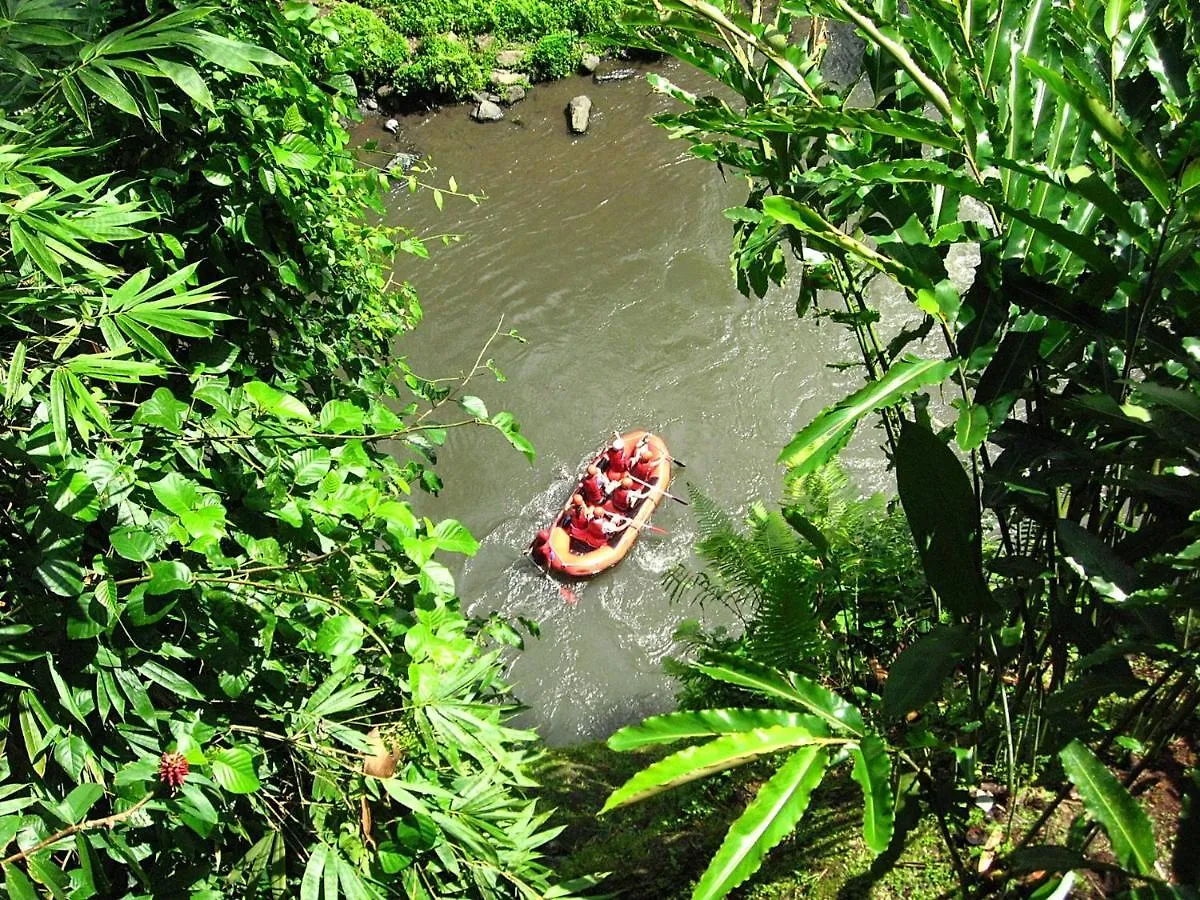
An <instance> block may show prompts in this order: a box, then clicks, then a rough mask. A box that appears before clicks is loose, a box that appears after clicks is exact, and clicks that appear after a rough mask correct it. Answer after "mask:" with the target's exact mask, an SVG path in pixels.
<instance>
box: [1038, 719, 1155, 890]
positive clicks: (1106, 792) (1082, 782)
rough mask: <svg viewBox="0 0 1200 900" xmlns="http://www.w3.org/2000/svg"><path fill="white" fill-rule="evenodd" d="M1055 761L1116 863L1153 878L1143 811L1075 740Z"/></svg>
mask: <svg viewBox="0 0 1200 900" xmlns="http://www.w3.org/2000/svg"><path fill="white" fill-rule="evenodd" d="M1058 757H1059V759H1061V760H1062V764H1063V769H1065V770H1066V773H1067V777H1068V778H1070V779H1071V783H1072V784H1074V785H1075V788H1076V790H1078V791H1079V796H1080V797H1082V798H1083V805H1084V808H1085V809H1086V810H1087V811H1088V815H1090V816H1091V817H1092V818H1094V819H1095V820H1096V821H1097V822H1099V823H1100V824H1101V825H1102V826H1104V831H1105V833H1106V834H1107V835H1108V840H1109V842H1110V843H1111V844H1112V848H1113V853H1115V854H1116V856H1117V860H1118V861H1119V862H1120V863H1121V865H1123V866H1125V868H1127V869H1130V870H1132V871H1134V872H1137V873H1138V874H1139V875H1150V876H1153V875H1154V874H1155V871H1154V859H1155V856H1156V852H1155V846H1154V829H1153V828H1152V827H1151V826H1150V817H1149V816H1147V815H1146V811H1145V810H1144V809H1142V808H1141V806H1139V805H1138V803H1137V801H1136V800H1134V799H1133V797H1132V796H1131V795H1130V793H1129V791H1127V790H1126V789H1125V788H1124V787H1122V786H1121V783H1120V782H1119V781H1117V779H1116V777H1115V776H1114V775H1113V774H1112V772H1110V771H1109V770H1108V769H1107V768H1106V767H1105V766H1104V764H1103V763H1101V762H1100V760H1098V759H1096V757H1095V756H1094V755H1093V754H1092V752H1091V751H1090V750H1088V748H1087V747H1085V746H1084V745H1083V744H1081V743H1080V742H1079V741H1078V740H1073V741H1071V743H1069V744H1067V746H1066V747H1064V748H1063V749H1062V750H1061V751H1059V754H1058Z"/></svg>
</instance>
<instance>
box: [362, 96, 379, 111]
mask: <svg viewBox="0 0 1200 900" xmlns="http://www.w3.org/2000/svg"><path fill="white" fill-rule="evenodd" d="M362 107H363V109H365V110H367V111H368V112H375V111H376V110H378V109H379V101H378V100H376V99H375V98H374V97H366V98H364V99H363V102H362Z"/></svg>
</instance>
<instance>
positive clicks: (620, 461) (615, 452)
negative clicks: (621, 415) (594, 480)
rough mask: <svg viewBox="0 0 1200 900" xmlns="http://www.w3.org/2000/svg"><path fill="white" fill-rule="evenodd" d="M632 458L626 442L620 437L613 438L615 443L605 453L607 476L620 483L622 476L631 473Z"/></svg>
mask: <svg viewBox="0 0 1200 900" xmlns="http://www.w3.org/2000/svg"><path fill="white" fill-rule="evenodd" d="M631 456H632V454H631V453H630V452H629V451H628V449H627V448H626V447H625V441H624V440H622V439H621V437H620V436H618V437H616V438H613V442H612V443H611V444H609V445H608V449H607V450H605V451H604V462H605V467H604V472H605V474H606V475H608V477H609V478H611V479H613V480H614V481H620V480H621V476H622V475H624V474H625V473H626V472H628V471H629V463H630V462H631V461H632V460H631Z"/></svg>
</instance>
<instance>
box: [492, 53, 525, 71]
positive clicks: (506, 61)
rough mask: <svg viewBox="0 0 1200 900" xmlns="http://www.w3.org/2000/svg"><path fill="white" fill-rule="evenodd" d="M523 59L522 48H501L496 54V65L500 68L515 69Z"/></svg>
mask: <svg viewBox="0 0 1200 900" xmlns="http://www.w3.org/2000/svg"><path fill="white" fill-rule="evenodd" d="M524 61H525V51H524V50H501V51H500V52H499V53H497V54H496V65H497V66H499V67H500V68H501V69H515V68H516V67H517V66H519V65H520V64H521V63H523V62H524Z"/></svg>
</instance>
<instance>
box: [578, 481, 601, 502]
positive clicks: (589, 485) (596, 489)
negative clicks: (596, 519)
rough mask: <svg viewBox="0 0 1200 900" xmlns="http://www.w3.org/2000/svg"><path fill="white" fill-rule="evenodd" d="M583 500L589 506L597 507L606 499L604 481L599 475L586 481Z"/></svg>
mask: <svg viewBox="0 0 1200 900" xmlns="http://www.w3.org/2000/svg"><path fill="white" fill-rule="evenodd" d="M583 499H584V502H585V503H587V504H588V505H589V506H595V505H596V504H597V503H599V502H601V501H602V500H603V499H604V481H603V480H602V479H601V477H600V476H599V475H592V476H591V477H589V478H586V479H584V482H583Z"/></svg>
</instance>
